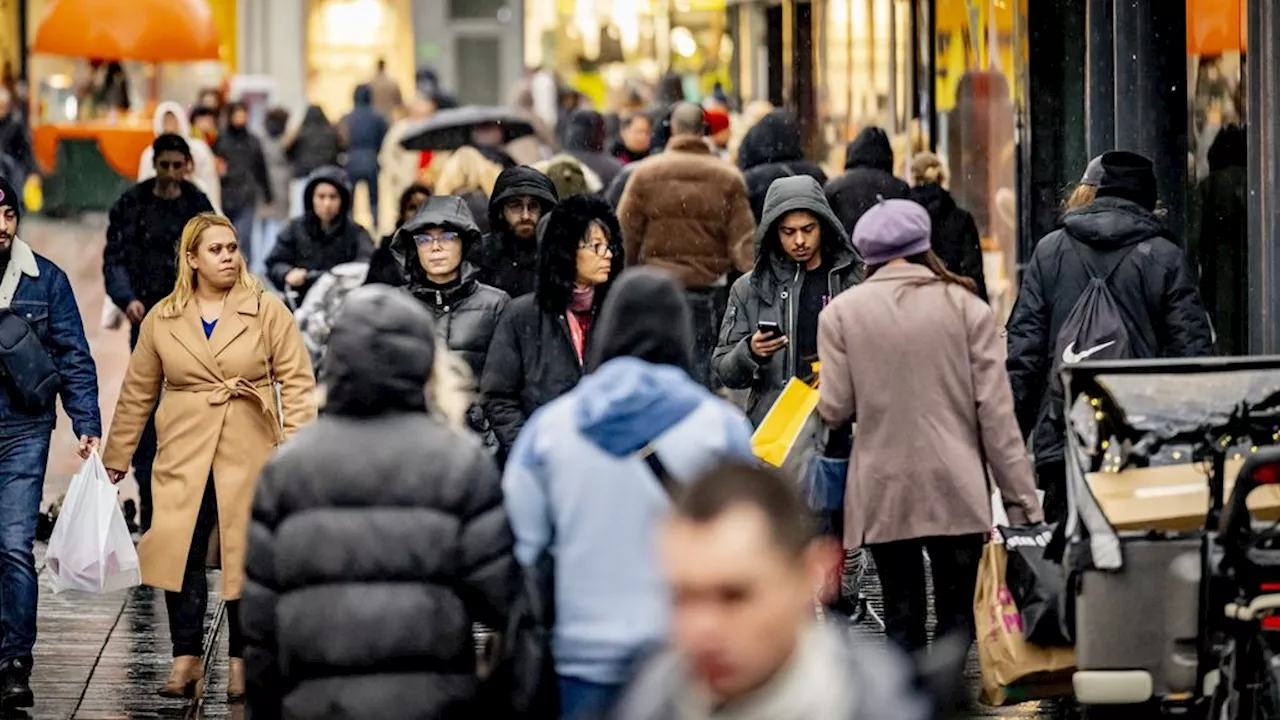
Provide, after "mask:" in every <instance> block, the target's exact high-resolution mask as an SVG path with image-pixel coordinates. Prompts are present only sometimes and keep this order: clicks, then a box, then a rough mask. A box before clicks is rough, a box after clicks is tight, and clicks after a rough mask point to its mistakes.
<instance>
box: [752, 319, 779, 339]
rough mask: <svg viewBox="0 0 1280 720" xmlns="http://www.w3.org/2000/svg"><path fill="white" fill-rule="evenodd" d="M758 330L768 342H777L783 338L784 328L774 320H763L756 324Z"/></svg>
mask: <svg viewBox="0 0 1280 720" xmlns="http://www.w3.org/2000/svg"><path fill="white" fill-rule="evenodd" d="M756 330H757V331H758V332H760V334H762V335H764V337H765V339H766V340H776V339H777V338H780V337H782V327H781V326H780V325H778V323H776V322H774V321H772V320H761V321H760V322H757V323H756Z"/></svg>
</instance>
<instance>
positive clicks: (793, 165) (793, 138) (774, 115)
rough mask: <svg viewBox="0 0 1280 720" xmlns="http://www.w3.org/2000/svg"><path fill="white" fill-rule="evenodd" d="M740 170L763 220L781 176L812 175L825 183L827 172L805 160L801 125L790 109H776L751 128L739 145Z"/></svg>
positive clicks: (754, 212)
mask: <svg viewBox="0 0 1280 720" xmlns="http://www.w3.org/2000/svg"><path fill="white" fill-rule="evenodd" d="M738 169H739V170H741V171H742V178H743V180H744V181H746V183H747V195H748V197H749V198H750V199H751V214H752V215H753V216H755V219H756V222H757V223H758V222H761V216H762V214H763V213H764V203H765V200H764V198H765V195H766V194H768V192H769V187H770V186H771V185H773V181H774V180H777V179H778V178H783V177H791V176H794V175H808V176H809V177H811V178H813V179H814V180H817V181H818V185H819V186H821V185H823V184H825V183H826V182H827V174H826V173H825V172H823V171H822V168H820V167H818V166H817V165H816V164H814V163H811V162H809V161H808V160H805V159H804V146H803V144H802V142H801V139H800V124H799V123H797V122H796V118H795V115H793V114H792V113H791V112H790V111H788V110H775V111H773V112H771V113H769V114H768V115H766V116H765V117H764V118H763V119H761V120H760V122H758V123H756V124H755V126H754V127H752V128H751V129H750V130H748V131H747V134H746V137H744V138H743V139H742V144H741V145H739V146H738Z"/></svg>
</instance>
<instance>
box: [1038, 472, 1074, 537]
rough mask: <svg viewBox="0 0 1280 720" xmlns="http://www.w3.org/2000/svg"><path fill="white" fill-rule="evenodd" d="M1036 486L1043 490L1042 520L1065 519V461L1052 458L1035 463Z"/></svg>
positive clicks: (1056, 521) (1049, 521)
mask: <svg viewBox="0 0 1280 720" xmlns="http://www.w3.org/2000/svg"><path fill="white" fill-rule="evenodd" d="M1036 487H1038V488H1040V489H1041V490H1043V491H1044V521H1045V522H1047V523H1060V522H1062V521H1063V520H1066V519H1067V462H1066V461H1065V460H1054V461H1050V462H1045V463H1040V464H1038V465H1036Z"/></svg>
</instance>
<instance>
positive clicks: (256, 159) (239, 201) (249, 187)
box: [213, 125, 275, 217]
mask: <svg viewBox="0 0 1280 720" xmlns="http://www.w3.org/2000/svg"><path fill="white" fill-rule="evenodd" d="M213 153H214V154H215V155H217V156H218V157H220V158H222V161H223V163H225V165H226V173H225V174H224V175H223V176H222V205H223V207H224V208H226V211H227V213H228V214H230V215H231V216H232V217H235V216H236V215H237V214H238V213H241V212H244V211H246V210H252V209H254V208H255V207H257V203H258V199H259V198H261V199H262V201H263V202H265V203H270V202H273V201H274V200H275V198H274V197H273V195H272V188H271V176H270V175H269V174H268V173H267V159H266V156H265V155H264V154H263V152H262V142H261V141H260V140H258V137H257V136H256V135H254V134H253V133H251V132H249V128H248V127H239V128H237V127H235V126H232V125H228V126H227V127H226V129H224V130H223V131H222V132H220V133H218V139H217V140H215V141H214V143H213Z"/></svg>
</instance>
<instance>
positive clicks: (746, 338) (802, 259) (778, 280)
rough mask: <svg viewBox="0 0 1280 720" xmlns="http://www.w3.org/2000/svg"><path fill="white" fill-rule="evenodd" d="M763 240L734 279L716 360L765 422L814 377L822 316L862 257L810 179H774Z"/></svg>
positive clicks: (760, 230) (751, 412) (849, 283)
mask: <svg viewBox="0 0 1280 720" xmlns="http://www.w3.org/2000/svg"><path fill="white" fill-rule="evenodd" d="M755 237H756V240H755V246H756V251H755V257H756V264H755V267H754V268H753V269H752V271H751V272H749V273H747V274H746V275H743V276H742V277H740V278H738V279H737V281H736V282H734V283H733V289H732V291H731V292H730V294H729V309H728V311H727V312H726V313H725V316H724V323H723V324H722V326H721V329H720V341H719V345H718V346H717V347H716V350H715V356H714V360H713V362H712V365H713V368H714V369H715V373H716V377H717V378H718V379H719V381H720V382H721V383H722V384H723V385H724V386H725V387H727V388H731V389H734V390H749V391H750V394H749V395H748V397H747V406H746V411H747V415H748V416H749V417H750V418H751V422H752V424H753V425H759V424H760V422H761V421H763V420H764V416H765V415H766V414H768V412H769V409H770V408H771V407H773V403H774V401H776V400H777V399H778V396H779V395H781V394H782V389H783V388H784V387H786V385H787V382H788V381H789V380H790V379H791V378H793V377H798V378H801V379H802V380H805V381H809V380H811V379H812V378H813V370H812V368H813V363H814V362H816V361H817V359H818V313H820V312H822V309H823V308H825V307H826V306H827V304H828V303H830V302H831V299H832V298H834V297H836V296H837V295H839V294H840V293H842V292H844V291H845V290H848V289H849V288H851V287H853V286H854V285H856V284H857V283H858V280H859V278H860V276H861V273H862V262H861V260H860V259H859V257H858V253H857V252H855V251H854V249H853V245H851V244H850V243H849V236H848V235H847V234H845V231H844V227H843V226H841V225H840V220H839V219H838V218H837V217H836V216H835V213H833V212H832V211H831V206H830V205H828V204H827V199H826V198H825V197H824V196H823V194H822V186H821V185H819V184H818V181H817V180H816V179H814V178H812V177H808V176H798V177H784V178H781V179H779V180H775V181H774V182H773V185H772V186H770V187H769V195H768V197H767V198H766V199H765V201H764V216H763V217H762V218H761V222H760V225H758V226H757V227H756V235H755ZM761 323H765V324H766V325H768V324H769V323H772V324H773V325H774V326H776V332H775V331H774V329H772V328H771V329H768V330H762V329H761V328H762V325H761ZM846 451H847V448H846Z"/></svg>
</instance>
